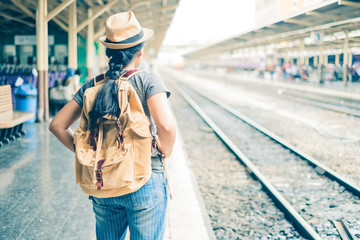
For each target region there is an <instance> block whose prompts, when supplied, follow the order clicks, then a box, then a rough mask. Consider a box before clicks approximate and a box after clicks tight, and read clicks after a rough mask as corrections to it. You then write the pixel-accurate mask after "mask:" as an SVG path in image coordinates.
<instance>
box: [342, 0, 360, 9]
mask: <svg viewBox="0 0 360 240" xmlns="http://www.w3.org/2000/svg"><path fill="white" fill-rule="evenodd" d="M339 5H346V6H352V7H357V8H360V3H359V2H352V1H342V0H339Z"/></svg>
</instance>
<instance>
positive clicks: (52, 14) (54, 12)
mask: <svg viewBox="0 0 360 240" xmlns="http://www.w3.org/2000/svg"><path fill="white" fill-rule="evenodd" d="M74 1H75V0H66V1H64V2H62V3H61V4H60V5H59V6H57V7H56V8H54V9H53V10H52V11H51V12H49V13H48V14H47V15H46V21H48V22H49V21H50V20H51V19H53V18H54V17H55V16H56V15H58V14H59V13H60V12H61V11H62V10H64V9H65V8H66V7H67V6H69V5H70V4H72V3H73V2H74Z"/></svg>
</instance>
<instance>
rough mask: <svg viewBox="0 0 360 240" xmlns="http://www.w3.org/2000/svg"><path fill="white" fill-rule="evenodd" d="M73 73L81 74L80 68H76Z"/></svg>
mask: <svg viewBox="0 0 360 240" xmlns="http://www.w3.org/2000/svg"><path fill="white" fill-rule="evenodd" d="M75 75H79V76H80V75H81V69H80V68H78V69H76V71H75Z"/></svg>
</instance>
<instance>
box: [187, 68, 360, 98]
mask: <svg viewBox="0 0 360 240" xmlns="http://www.w3.org/2000/svg"><path fill="white" fill-rule="evenodd" d="M185 72H188V73H190V74H199V75H201V76H204V77H214V76H215V77H219V78H226V79H231V80H236V81H247V82H256V83H260V84H264V85H275V86H278V87H284V88H292V89H298V90H302V91H308V92H316V93H319V94H325V95H333V96H339V97H348V98H353V99H356V100H360V82H349V83H348V84H347V86H344V84H343V82H342V81H331V82H330V81H329V82H325V83H323V84H320V83H315V82H295V81H285V80H265V79H264V78H259V77H256V76H254V73H253V72H243V73H223V72H216V71H211V70H198V71H192V70H191V71H185Z"/></svg>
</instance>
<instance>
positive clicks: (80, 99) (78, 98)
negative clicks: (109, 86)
mask: <svg viewBox="0 0 360 240" xmlns="http://www.w3.org/2000/svg"><path fill="white" fill-rule="evenodd" d="M93 85H94V80H93V79H90V80H89V81H87V82H86V83H84V84H83V85H82V86H81V87H80V89H79V90H78V91H77V92H76V93H75V95H74V100H75V102H77V103H78V104H79V105H80V106H81V107H82V106H83V97H84V93H85V91H86V89H88V88H89V87H92V86H93Z"/></svg>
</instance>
